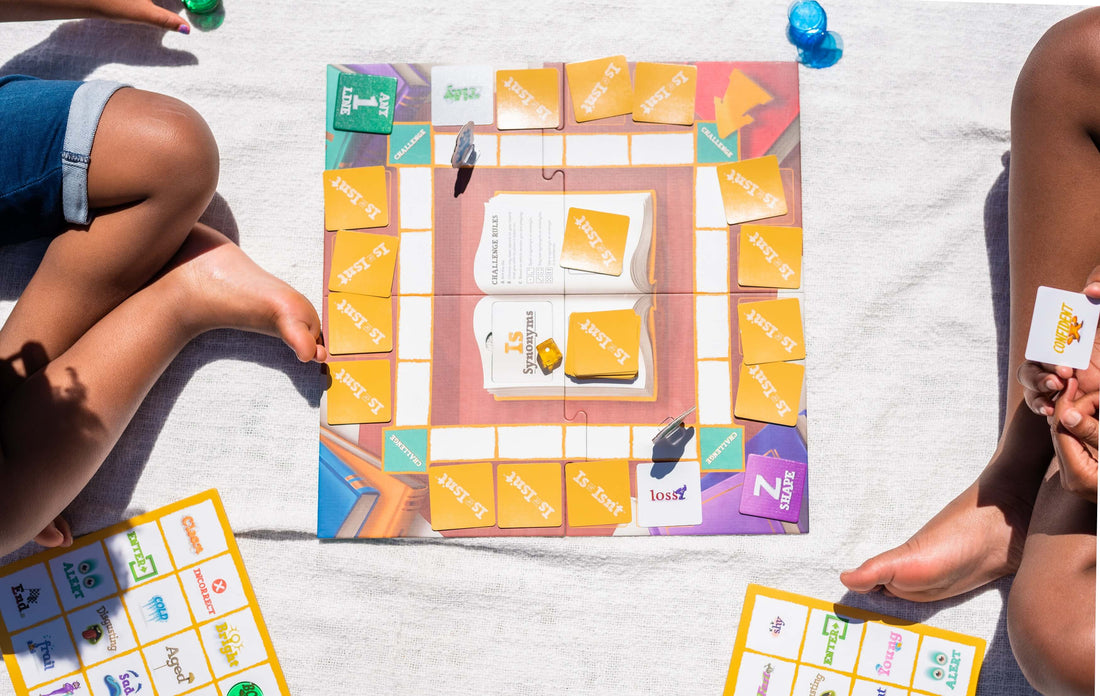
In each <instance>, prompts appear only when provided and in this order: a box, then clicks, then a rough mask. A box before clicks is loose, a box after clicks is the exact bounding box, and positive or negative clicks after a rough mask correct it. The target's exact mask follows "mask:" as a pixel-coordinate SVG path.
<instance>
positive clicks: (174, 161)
mask: <svg viewBox="0 0 1100 696" xmlns="http://www.w3.org/2000/svg"><path fill="white" fill-rule="evenodd" d="M217 181H218V150H217V145H216V144H215V143H214V138H213V136H212V135H211V133H210V129H209V128H208V127H207V125H206V123H205V122H204V121H203V120H202V118H201V117H200V116H199V115H198V114H196V113H195V112H194V111H193V110H192V109H191V108H190V107H188V106H187V105H185V104H183V103H182V102H180V101H177V100H176V99H172V98H171V97H166V96H163V95H159V94H153V93H150V92H143V91H140V90H136V89H130V88H124V89H121V90H119V91H117V92H115V94H114V95H112V97H111V98H110V100H109V101H108V102H107V105H106V107H105V108H104V110H103V113H102V115H101V117H100V121H99V127H98V128H97V130H96V135H95V139H94V141H93V144H92V151H91V164H90V166H89V170H88V201H89V205H90V207H91V208H93V209H96V210H97V214H96V216H95V218H94V219H93V220H92V224H91V225H90V226H88V227H78V228H74V229H70V230H69V231H66V232H64V233H63V234H61V235H60V236H58V237H57V238H56V239H54V240H53V242H52V243H51V244H50V246H49V249H48V250H47V252H46V255H45V257H44V258H43V260H42V263H41V265H40V267H39V269H38V271H37V272H36V273H35V275H34V277H33V278H32V279H31V281H30V283H29V284H28V286H27V288H26V290H25V291H24V292H23V294H22V296H21V297H20V299H19V302H18V303H17V304H16V306H15V308H14V310H13V311H12V314H11V316H10V318H9V319H8V320H7V322H5V323H4V325H3V328H2V329H0V360H6V361H9V363H10V365H11V367H12V368H13V370H12V373H11V374H12V375H13V377H14V379H12V380H10V381H7V382H5V383H3V384H0V404H2V403H3V402H4V400H5V398H6V394H7V393H8V392H10V390H11V389H13V388H14V387H15V386H16V385H17V384H18V382H19V381H20V380H21V379H22V378H24V377H26V376H27V375H28V374H30V373H33V372H35V371H36V370H38V369H40V368H41V367H42V366H43V365H44V364H45V362H48V361H49V360H52V359H53V358H55V357H56V356H58V355H60V354H61V353H63V352H64V351H65V350H66V349H68V348H69V346H71V345H73V343H74V342H75V341H76V340H77V338H78V337H80V336H81V335H82V334H83V333H84V332H85V331H87V330H88V329H89V328H91V326H92V325H93V324H95V322H97V321H99V319H100V318H102V317H103V316H104V315H106V314H107V312H109V311H110V310H111V309H113V308H114V307H116V306H118V304H119V303H120V302H122V301H123V300H124V299H126V298H127V297H129V296H130V295H131V294H133V293H134V292H135V291H137V290H138V289H139V288H141V287H142V286H143V285H145V283H147V282H148V281H149V280H150V278H152V277H153V275H154V274H155V273H156V272H157V271H159V270H160V269H161V268H162V267H163V266H164V264H166V263H167V262H168V260H169V259H171V258H172V256H173V255H174V254H175V253H176V251H177V250H178V249H179V247H180V245H181V244H182V243H183V240H184V239H185V238H186V237H187V235H188V233H189V232H190V231H191V228H192V226H193V225H194V224H195V222H196V221H197V220H198V218H199V215H201V214H202V212H203V210H205V208H206V206H207V205H208V204H209V202H210V199H211V197H212V196H213V194H214V189H215V187H216V186H217ZM27 346H33V350H29V351H26V352H24V348H25V347H27ZM32 356H33V357H32ZM24 358H27V359H31V360H32V361H33V362H34V364H29V365H25V364H23V363H24Z"/></svg>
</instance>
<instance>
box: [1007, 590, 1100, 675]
mask: <svg viewBox="0 0 1100 696" xmlns="http://www.w3.org/2000/svg"><path fill="white" fill-rule="evenodd" d="M1036 580H1037V579H1036V578H1034V577H1026V576H1020V575H1017V577H1016V580H1015V581H1014V582H1013V585H1012V590H1011V592H1010V593H1009V596H1008V612H1007V624H1008V637H1009V641H1010V642H1011V644H1012V653H1013V655H1015V657H1016V662H1017V663H1019V665H1020V671H1022V672H1023V674H1024V676H1025V677H1027V680H1028V682H1029V683H1030V684H1031V685H1032V687H1034V688H1035V689H1036V690H1037V691H1039V692H1040V693H1043V694H1092V693H1094V691H1093V687H1094V683H1095V674H1094V672H1093V666H1094V662H1093V660H1094V658H1093V655H1094V652H1095V644H1096V636H1095V626H1094V623H1095V622H1094V618H1093V608H1092V607H1091V606H1089V607H1071V606H1070V605H1069V603H1067V602H1065V601H1060V600H1063V599H1064V598H1062V597H1060V596H1059V595H1058V591H1059V585H1058V583H1052V582H1049V580H1050V578H1047V579H1046V580H1047V581H1046V582H1037V581H1036Z"/></svg>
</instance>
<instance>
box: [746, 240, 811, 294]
mask: <svg viewBox="0 0 1100 696" xmlns="http://www.w3.org/2000/svg"><path fill="white" fill-rule="evenodd" d="M737 282H738V283H740V284H741V285H745V286H749V287H761V288H797V287H799V286H800V285H801V284H802V228H801V227H774V226H771V225H741V235H740V245H739V246H738V249H737Z"/></svg>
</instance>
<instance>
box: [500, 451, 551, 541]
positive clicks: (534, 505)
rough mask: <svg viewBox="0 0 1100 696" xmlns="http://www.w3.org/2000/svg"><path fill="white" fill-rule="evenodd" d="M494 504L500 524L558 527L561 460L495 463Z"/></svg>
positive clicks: (508, 525)
mask: <svg viewBox="0 0 1100 696" xmlns="http://www.w3.org/2000/svg"><path fill="white" fill-rule="evenodd" d="M497 504H498V506H499V508H500V509H499V511H498V512H497V517H498V521H497V524H498V525H499V526H500V527H503V528H507V529H512V528H516V527H560V526H561V464H558V463H547V464H512V463H504V464H500V465H498V466H497Z"/></svg>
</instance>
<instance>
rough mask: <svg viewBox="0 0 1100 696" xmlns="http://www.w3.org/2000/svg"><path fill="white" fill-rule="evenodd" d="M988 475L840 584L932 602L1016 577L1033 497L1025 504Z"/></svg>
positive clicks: (842, 576) (848, 573)
mask: <svg viewBox="0 0 1100 696" xmlns="http://www.w3.org/2000/svg"><path fill="white" fill-rule="evenodd" d="M991 468H992V467H991ZM989 473H990V471H989V470H987V471H986V472H985V474H983V475H982V476H981V477H979V479H978V480H977V481H975V482H974V483H973V484H971V485H970V487H969V488H967V489H966V490H965V491H963V492H962V493H961V494H960V495H959V496H958V497H957V498H955V499H954V500H952V501H951V502H950V503H948V504H947V506H946V507H945V508H944V509H943V510H941V511H940V512H939V514H937V515H936V516H935V517H933V518H932V519H931V520H929V522H928V523H927V524H925V525H924V527H922V528H921V529H920V531H918V532H917V533H916V534H914V535H913V536H912V537H911V538H910V539H909V540H908V541H906V542H905V543H904V544H902V545H901V546H898V547H896V548H893V549H890V550H889V551H886V552H884V553H880V554H879V555H877V556H875V557H873V558H870V559H868V560H866V561H864V562H863V565H861V566H859V567H858V568H856V569H854V570H848V571H844V572H842V573H841V574H840V581H841V582H843V583H844V584H845V585H846V586H847V587H848V589H850V590H853V591H855V592H870V591H872V590H874V589H879V588H881V589H884V590H885V591H887V592H888V593H890V594H893V595H895V596H898V597H901V598H903V599H909V600H913V601H917V602H931V601H935V600H938V599H944V598H946V597H954V596H955V595H958V594H962V593H963V592H967V591H969V590H972V589H974V588H976V587H980V586H982V585H984V584H986V583H988V582H991V581H993V580H996V579H997V578H999V577H1002V576H1004V575H1008V574H1010V573H1014V572H1016V569H1017V568H1018V567H1019V566H1020V558H1021V554H1022V553H1023V548H1024V539H1025V538H1026V536H1027V527H1028V522H1029V520H1030V518H1031V507H1032V505H1033V503H1034V496H1032V499H1031V500H1030V501H1027V500H1024V499H1023V498H1022V497H1021V494H1020V493H1018V492H1015V491H1011V490H1006V489H1005V488H1004V487H1003V486H1000V485H998V484H991V483H989V482H988V481H987V480H986V479H988V478H992V477H990V476H988V474H989Z"/></svg>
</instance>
